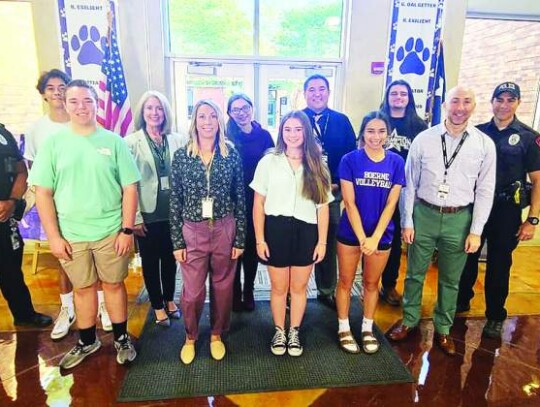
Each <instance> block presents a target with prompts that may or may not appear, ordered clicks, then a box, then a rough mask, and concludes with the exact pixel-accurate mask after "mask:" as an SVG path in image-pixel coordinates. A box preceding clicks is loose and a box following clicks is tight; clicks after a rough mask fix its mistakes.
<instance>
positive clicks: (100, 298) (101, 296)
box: [97, 290, 105, 304]
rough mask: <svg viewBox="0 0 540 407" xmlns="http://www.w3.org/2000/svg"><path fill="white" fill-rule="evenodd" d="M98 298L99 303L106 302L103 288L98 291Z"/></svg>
mask: <svg viewBox="0 0 540 407" xmlns="http://www.w3.org/2000/svg"><path fill="white" fill-rule="evenodd" d="M97 299H98V304H103V303H104V302H105V297H104V296H103V290H99V291H98V292H97Z"/></svg>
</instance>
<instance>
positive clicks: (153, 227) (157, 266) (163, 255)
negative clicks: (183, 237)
mask: <svg viewBox="0 0 540 407" xmlns="http://www.w3.org/2000/svg"><path fill="white" fill-rule="evenodd" d="M145 226H146V229H147V230H148V231H147V232H146V236H145V237H137V242H138V243H139V250H140V252H141V260H142V267H143V277H144V284H145V285H146V289H147V290H148V296H149V297H150V303H151V304H152V308H153V309H162V308H163V306H164V303H165V302H166V301H173V297H174V288H175V282H176V261H175V259H174V255H173V246H172V241H171V231H170V227H169V222H156V223H148V224H145Z"/></svg>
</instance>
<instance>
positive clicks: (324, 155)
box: [321, 151, 328, 165]
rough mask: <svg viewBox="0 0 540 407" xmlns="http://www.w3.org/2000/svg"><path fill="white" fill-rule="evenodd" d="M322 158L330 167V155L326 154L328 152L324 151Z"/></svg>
mask: <svg viewBox="0 0 540 407" xmlns="http://www.w3.org/2000/svg"><path fill="white" fill-rule="evenodd" d="M321 158H322V160H323V162H324V163H325V164H326V165H328V153H326V151H323V153H322V157H321Z"/></svg>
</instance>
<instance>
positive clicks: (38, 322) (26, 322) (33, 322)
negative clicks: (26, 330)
mask: <svg viewBox="0 0 540 407" xmlns="http://www.w3.org/2000/svg"><path fill="white" fill-rule="evenodd" d="M52 322H53V320H52V318H51V317H49V316H48V315H43V314H40V313H39V312H35V313H34V315H33V316H32V317H30V318H29V319H19V320H17V319H16V320H15V321H14V324H15V325H16V326H32V327H35V328H45V327H46V326H49V325H51V324H52Z"/></svg>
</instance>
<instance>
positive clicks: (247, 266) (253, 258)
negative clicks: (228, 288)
mask: <svg viewBox="0 0 540 407" xmlns="http://www.w3.org/2000/svg"><path fill="white" fill-rule="evenodd" d="M248 216H250V214H249V213H248ZM258 266H259V259H258V257H257V244H256V241H255V230H254V228H253V222H250V221H249V220H248V223H247V228H246V243H245V246H244V253H242V256H240V258H239V259H238V262H237V263H236V274H235V276H234V298H235V299H236V300H241V299H242V292H244V293H250V294H251V293H252V292H253V286H254V284H255V277H256V276H257V268H258ZM242 267H244V289H243V290H242V284H241V281H240V277H241V275H240V274H241V273H242Z"/></svg>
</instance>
